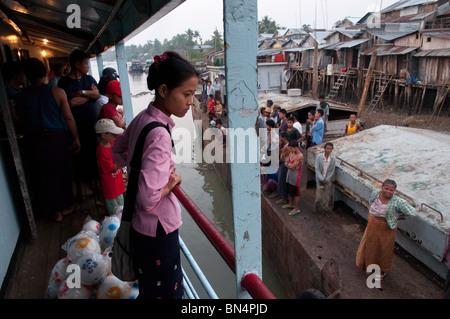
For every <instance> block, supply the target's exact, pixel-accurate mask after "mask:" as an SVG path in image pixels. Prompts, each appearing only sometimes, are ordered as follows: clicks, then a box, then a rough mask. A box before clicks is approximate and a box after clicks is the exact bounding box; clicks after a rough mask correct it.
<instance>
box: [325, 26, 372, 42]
mask: <svg viewBox="0 0 450 319" xmlns="http://www.w3.org/2000/svg"><path fill="white" fill-rule="evenodd" d="M336 32H339V33H341V34H343V35H345V36H346V37H349V38H352V39H353V38H354V37H356V36H358V35H360V34H361V33H362V32H364V30H361V29H347V28H335V29H333V30H332V32H330V33H329V34H328V35H326V36H325V37H324V39H328V38H329V37H330V36H331V35H333V34H334V33H336Z"/></svg>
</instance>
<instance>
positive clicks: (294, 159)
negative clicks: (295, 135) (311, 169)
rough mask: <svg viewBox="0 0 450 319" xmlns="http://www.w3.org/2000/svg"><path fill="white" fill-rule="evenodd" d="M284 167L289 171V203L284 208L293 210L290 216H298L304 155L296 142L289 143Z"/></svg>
mask: <svg viewBox="0 0 450 319" xmlns="http://www.w3.org/2000/svg"><path fill="white" fill-rule="evenodd" d="M284 165H286V167H287V169H288V171H287V173H286V184H287V188H288V194H289V202H288V203H287V204H285V205H283V206H282V207H283V208H288V209H291V211H290V212H289V215H297V214H299V213H300V208H299V203H300V179H301V176H302V166H303V154H302V153H301V152H300V148H299V147H298V142H297V141H296V140H292V141H290V142H289V155H288V157H287V159H286V161H285V163H284Z"/></svg>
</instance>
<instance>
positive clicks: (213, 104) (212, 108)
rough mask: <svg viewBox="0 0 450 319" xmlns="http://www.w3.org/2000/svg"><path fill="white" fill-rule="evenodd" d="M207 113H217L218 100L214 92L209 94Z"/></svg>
mask: <svg viewBox="0 0 450 319" xmlns="http://www.w3.org/2000/svg"><path fill="white" fill-rule="evenodd" d="M206 114H210V115H215V114H216V102H214V96H213V95H212V94H210V95H208V111H207V112H206Z"/></svg>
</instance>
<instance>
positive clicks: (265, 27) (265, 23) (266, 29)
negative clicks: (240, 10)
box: [258, 16, 286, 34]
mask: <svg viewBox="0 0 450 319" xmlns="http://www.w3.org/2000/svg"><path fill="white" fill-rule="evenodd" d="M280 29H283V30H284V29H286V27H280V26H279V25H278V24H277V23H276V22H275V20H272V19H270V18H269V16H264V17H263V18H262V20H261V21H258V34H261V33H275V32H277V30H280Z"/></svg>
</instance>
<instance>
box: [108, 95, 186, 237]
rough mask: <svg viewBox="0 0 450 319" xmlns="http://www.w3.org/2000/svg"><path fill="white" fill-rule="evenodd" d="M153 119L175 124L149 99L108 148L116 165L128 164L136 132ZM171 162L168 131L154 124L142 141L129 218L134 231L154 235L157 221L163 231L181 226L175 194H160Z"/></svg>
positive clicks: (173, 229) (179, 209)
mask: <svg viewBox="0 0 450 319" xmlns="http://www.w3.org/2000/svg"><path fill="white" fill-rule="evenodd" d="M153 121H158V122H161V123H162V124H164V125H167V124H169V128H170V130H172V128H173V126H174V125H175V123H174V121H173V120H172V119H171V118H170V117H168V116H167V115H165V114H164V113H162V112H161V111H160V110H158V109H157V108H155V107H154V106H153V105H152V104H151V103H150V105H149V106H148V108H147V109H145V110H143V111H142V112H141V113H139V114H138V115H137V116H136V117H135V118H134V119H133V120H132V121H131V123H130V125H129V126H128V128H127V129H126V130H125V132H124V133H123V134H121V135H120V136H118V137H117V140H116V141H115V143H114V146H113V148H112V154H113V157H114V160H115V162H116V165H117V166H119V167H120V166H125V165H126V166H127V167H128V168H129V164H130V162H131V159H132V157H133V152H134V147H135V145H136V142H137V139H138V136H139V134H140V132H141V131H142V129H143V128H144V127H145V125H147V124H148V123H150V122H153ZM174 166H175V162H174V160H173V158H172V141H171V139H170V135H169V133H168V132H167V130H166V129H165V128H164V127H156V128H154V129H153V130H151V131H150V133H149V134H148V135H147V138H146V140H145V143H144V151H143V155H142V166H141V174H140V176H139V181H138V194H137V196H136V204H135V213H134V214H133V219H132V226H133V228H134V229H135V230H136V231H137V232H139V233H141V234H144V235H146V236H151V237H156V228H157V226H158V221H159V222H160V223H161V225H162V227H163V228H164V230H165V232H166V234H169V233H171V232H173V231H175V230H176V229H178V228H179V227H180V226H181V224H182V221H181V208H180V205H179V203H178V201H177V198H176V197H175V195H174V194H173V193H169V195H167V196H165V197H162V192H163V188H164V186H166V185H167V182H168V181H169V176H170V174H171V172H172V170H173V168H174Z"/></svg>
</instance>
